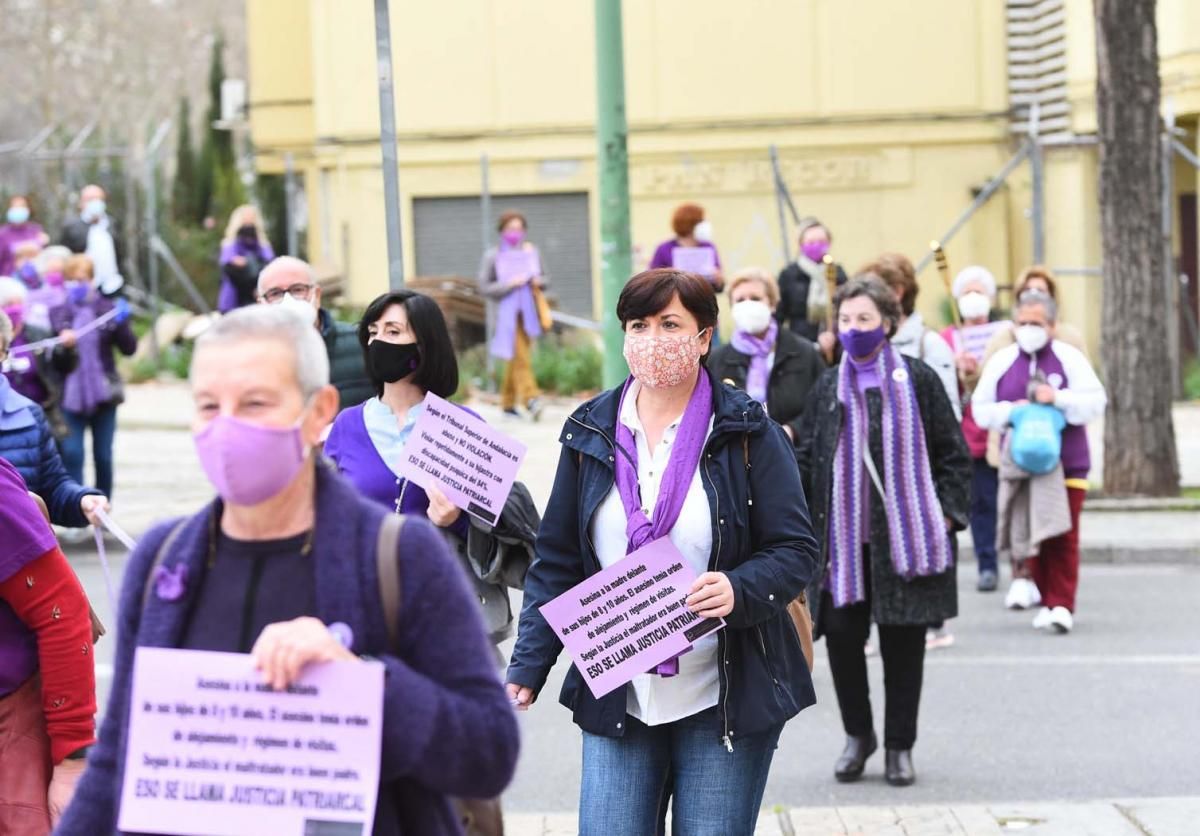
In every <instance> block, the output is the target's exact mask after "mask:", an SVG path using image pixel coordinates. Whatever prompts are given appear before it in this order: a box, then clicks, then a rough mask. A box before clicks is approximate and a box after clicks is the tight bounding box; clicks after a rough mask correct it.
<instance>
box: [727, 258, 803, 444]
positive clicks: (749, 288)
mask: <svg viewBox="0 0 1200 836" xmlns="http://www.w3.org/2000/svg"><path fill="white" fill-rule="evenodd" d="M729 301H730V303H731V304H732V306H733V324H734V332H733V339H732V341H731V342H729V343H728V344H726V345H723V346H721V347H720V348H716V349H714V350H713V352H712V354H711V355H710V356H709V358H708V370H709V371H710V372H712V375H713V377H715V378H716V379H717V380H719V381H721V382H722V383H728V384H730V385H731V386H736V387H737V388H739V389H744V390H745V391H746V394H748V395H749V396H750V397H752V398H754V400H756V401H758V402H759V403H761V404H762V405H763V406H764V407H766V410H767V414H768V415H769V416H771V418H772V419H773V420H774V421H775V422H776V423H778V424H779V425H780V426H782V427H783V431H784V432H786V433H787V435H788V438H789V439H791V440H792V443H795V441H796V438H797V437H798V435H799V432H800V419H801V417H802V416H803V414H804V408H805V406H807V405H808V393H809V390H810V389H812V387H813V384H814V383H816V382H817V378H819V377H820V376H821V374H822V373H823V372H824V371H825V361H824V360H822V359H821V353H820V351H818V350H817V346H816V345H815V344H814V343H813V342H812V341H811V340H808V339H805V338H804V337H802V336H800V335H799V334H796V333H795V332H793V331H791V330H789V329H787V328H781V327H780V326H779V323H778V322H776V321H775V318H774V316H773V314H774V311H775V306H776V305H778V304H779V287H778V285H776V284H775V278H774V276H771V275H770V274H768V273H767V271H766V270H763V269H762V268H760V267H747V268H745V269H744V270H740V271H738V273H737V274H736V275H735V276H734V277H733V279H732V280H731V281H730V282H729Z"/></svg>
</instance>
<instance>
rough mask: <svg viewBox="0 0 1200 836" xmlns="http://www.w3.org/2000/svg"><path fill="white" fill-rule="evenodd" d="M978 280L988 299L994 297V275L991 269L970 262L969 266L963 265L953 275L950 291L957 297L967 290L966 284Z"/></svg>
mask: <svg viewBox="0 0 1200 836" xmlns="http://www.w3.org/2000/svg"><path fill="white" fill-rule="evenodd" d="M975 282H979V283H980V284H981V285H983V287H984V293H985V294H986V295H987V297H988V298H989V299H995V298H996V277H995V276H993V275H992V271H991V270H989V269H987V268H986V267H982V266H980V265H978V264H972V265H971V266H970V267H964V268H963V269H961V270H959V271H958V275H957V276H955V277H954V284H953V285H951V291H950V292H951V293H952V294H953V295H954V298H955V299H957V298H959V297H960V296H962V295H963V294H964V293H966V292H967V285H969V284H974V283H975Z"/></svg>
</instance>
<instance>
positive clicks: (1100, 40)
mask: <svg viewBox="0 0 1200 836" xmlns="http://www.w3.org/2000/svg"><path fill="white" fill-rule="evenodd" d="M1094 3H1095V11H1096V116H1097V121H1098V123H1099V126H1098V130H1099V135H1100V230H1101V239H1102V241H1103V248H1104V319H1103V329H1102V341H1101V348H1100V354H1101V360H1102V362H1103V368H1104V377H1105V385H1106V387H1107V389H1108V412H1107V415H1106V417H1105V424H1104V490H1105V493H1108V494H1112V495H1131V494H1141V495H1149V496H1174V495H1176V494H1178V492H1179V463H1178V460H1177V458H1176V452H1175V429H1174V426H1173V423H1172V420H1171V397H1172V392H1173V383H1172V380H1171V363H1170V352H1169V346H1168V340H1167V327H1166V320H1167V317H1168V316H1174V315H1175V312H1174V311H1173V310H1172V309H1171V308H1170V306H1169V305H1168V302H1167V279H1166V273H1165V270H1166V267H1167V264H1166V252H1165V251H1166V247H1165V246H1164V241H1163V233H1162V220H1163V207H1162V199H1163V198H1162V195H1163V191H1162V190H1163V188H1164V184H1163V170H1162V162H1163V158H1162V143H1161V138H1160V137H1161V135H1160V130H1161V128H1160V124H1159V113H1158V110H1159V79H1158V41H1157V38H1158V33H1157V29H1156V27H1155V21H1154V11H1155V10H1154V7H1155V0H1094Z"/></svg>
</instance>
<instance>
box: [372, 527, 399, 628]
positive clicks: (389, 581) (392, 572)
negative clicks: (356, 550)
mask: <svg viewBox="0 0 1200 836" xmlns="http://www.w3.org/2000/svg"><path fill="white" fill-rule="evenodd" d="M403 528H404V515H403V514H388V515H387V516H385V517H384V518H383V522H382V523H381V524H380V526H379V538H378V540H377V541H376V545H375V563H376V565H377V567H378V570H379V596H380V598H381V599H382V600H383V618H384V620H385V621H386V622H387V632H388V646H389V647H391V648H393V649H394V648H395V647H396V644H397V642H398V641H399V638H400V600H401V596H400V566H399V563H398V561H397V560H396V556H397V554H398V553H399V550H400V531H401V530H402V529H403Z"/></svg>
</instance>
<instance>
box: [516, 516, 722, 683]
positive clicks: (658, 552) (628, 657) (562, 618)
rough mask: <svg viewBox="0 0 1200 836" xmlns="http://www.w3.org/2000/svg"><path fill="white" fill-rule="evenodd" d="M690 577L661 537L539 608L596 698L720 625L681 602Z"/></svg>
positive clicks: (681, 560) (692, 574)
mask: <svg viewBox="0 0 1200 836" xmlns="http://www.w3.org/2000/svg"><path fill="white" fill-rule="evenodd" d="M695 579H696V573H695V572H693V571H692V568H691V567H690V566H689V565H688V562H687V560H686V559H685V558H684V557H683V555H681V554H680V553H679V549H677V548H675V545H674V544H673V543H672V542H671V541H670V540H669V539H667V538H666V537H662V538H660V539H658V540H655V541H654V542H653V543H650V544H649V545H646V546H643V547H642V548H640V549H638V550H637V551H635V552H633V553H632V554H630V555H628V556H626V557H625V558H624V559H623V560H621V561H618V562H617V563H614V564H613V565H612V566H609V567H608V568H607V569H605V570H603V571H601V572H597V573H596V574H595V575H592V576H591V577H590V578H588V579H587V580H586V581H584V582H583V583H581V584H578V585H577V586H574V587H572V588H571V589H570V590H569V591H567V592H565V593H563V594H562V595H560V596H558V597H557V598H555V599H554V600H553V601H551V602H550V603H548V604H544V605H543V606H542V607H541V608H540V612H541V613H542V616H543V617H544V618H545V619H546V622H547V623H548V624H549V625H550V626H551V628H553V630H554V632H555V634H556V635H557V636H558V637H559V639H560V640H561V641H562V643H563V646H564V647H565V648H566V649H567V652H568V653H570V654H571V658H572V659H574V660H575V666H576V667H577V668H579V672H580V673H582V674H583V679H584V681H585V682H587V684H588V688H590V689H591V691H592V693H593V694H594V695H595V696H596V697H597V699H598V698H600V697H603V696H604V695H605V694H607V693H609V692H611V691H614V690H616V689H617V688H620V687H621V686H622V685H626V684H628V683H629V682H630V681H632V680H633V678H634V677H635V676H637V675H638V674H642V673H646V672H647V671H649V670H652V669H653V668H654V666H655V665H657V664H659V663H660V662H665V661H666V660H667V659H670V658H671V657H673V656H677V655H679V654H680V653H683V652H684V651H685V650H688V649H689V648H690V647H691V646H692V644H693V643H694V642H695V641H696V640H697V639H699V638H700V637H701V636H706V635H708V634H709V633H712V632H713V631H715V630H720V629H721V628H722V627H724V626H725V622H724V621H723V620H722V619H719V618H701V617H700V616H698V615H696V614H695V613H693V612H692V611H691V610H689V609H688V608H687V605H686V604H685V603H684V599H685V598H686V597H687V594H688V590H689V589H690V588H691V586H692V581H694V580H695Z"/></svg>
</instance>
